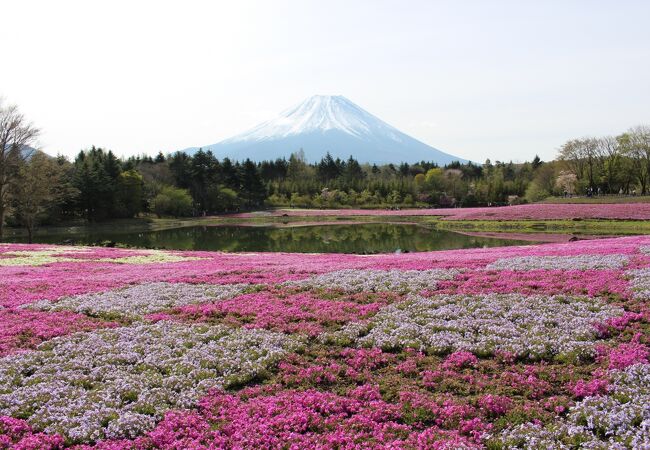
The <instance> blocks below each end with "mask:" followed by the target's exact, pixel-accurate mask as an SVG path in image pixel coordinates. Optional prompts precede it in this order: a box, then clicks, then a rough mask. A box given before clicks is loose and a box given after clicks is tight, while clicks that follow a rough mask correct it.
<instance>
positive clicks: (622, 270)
mask: <svg viewBox="0 0 650 450" xmlns="http://www.w3.org/2000/svg"><path fill="white" fill-rule="evenodd" d="M536 206H537V205H536ZM552 206H553V207H554V208H555V206H556V205H552ZM559 206H560V208H555V211H556V213H558V214H560V212H562V211H564V212H562V214H565V213H566V214H574V213H575V214H577V215H576V217H578V216H580V214H583V215H584V216H589V214H591V213H590V212H589V211H590V209H589V208H586V207H583V206H579V207H578V209H575V205H559ZM586 206H589V207H591V205H586ZM543 208H546V206H542V209H543ZM617 208H618V206H614V207H612V209H611V211H610V212H607V211H605V213H607V214H610V213H611V214H619V215H625V214H641V215H642V214H646V213H647V212H644V211H645V209H644V208H646V206H639V205H638V204H635V205H630V206H629V207H628V206H627V205H625V208H623V209H620V208H619V209H617ZM601 209H602V208H601ZM578 210H580V211H578ZM447 211H449V213H450V214H452V213H453V214H455V215H456V216H454V217H450V218H459V216H457V215H458V214H488V213H489V214H492V213H495V214H500V215H503V217H505V219H504V220H507V217H510V216H511V217H515V216H517V215H522V214H523V215H525V214H529V213H530V214H532V213H534V211H532V210H531V209H530V208H519V207H512V208H487V209H484V210H482V211H479V210H475V211H472V210H469V209H468V210H459V211H456V210H447ZM572 211H573V212H572ZM576 211H578V212H577V213H576ZM623 211H628V212H623ZM396 213H401V212H399V211H398V212H396ZM578 213H579V214H578ZM542 214H543V213H542ZM508 215H510V216H508ZM506 216H507V217H506ZM489 217H496V216H489ZM648 217H650V216H648ZM235 285H236V286H235ZM122 288H127V289H122ZM224 293H227V295H226V294H224ZM648 293H650V237H643V236H633V237H624V238H615V239H612V238H607V239H595V240H585V241H577V242H561V243H550V244H545V245H533V246H521V247H501V248H482V249H468V250H456V251H440V252H424V253H406V254H383V255H338V254H337V255H333V254H289V253H237V254H232V253H215V252H199V251H193V252H181V251H178V252H176V251H175V252H168V251H148V250H124V249H106V248H87V247H79V248H74V247H56V246H48V245H34V246H29V245H23V244H9V245H0V449H9V448H18V449H24V450H27V449H59V448H61V449H63V448H73V449H77V450H82V449H83V450H89V449H93V448H94V449H105V450H118V449H119V450H127V449H129V450H133V449H138V450H145V449H146V450H150V449H151V450H153V449H158V448H163V449H175V450H178V449H222V448H242V449H243V448H268V449H279V448H295V449H302V448H306V449H311V448H313V449H334V448H337V449H357V448H361V449H371V448H372V449H374V448H391V449H466V448H490V449H494V450H505V449H510V448H536V446H537V448H580V446H579V445H578V444H576V442H586V443H588V447H587V448H616V449H618V448H650V415H649V413H648V412H647V407H646V405H647V404H648V403H650V388H648V386H650V371H649V370H648V364H650V308H649V307H648V300H649V299H650V298H649V297H648ZM85 294H93V295H85ZM222 294H223V295H222ZM44 301H45V302H44ZM57 305H58V306H57ZM73 311H74V312H73ZM125 311H126V312H128V311H135V312H136V313H133V314H126V313H124V314H121V313H120V312H125ZM592 418H593V420H592ZM599 427H600V428H599ZM576 433H578V434H576ZM644 446H646V447H644Z"/></svg>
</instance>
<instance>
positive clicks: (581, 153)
mask: <svg viewBox="0 0 650 450" xmlns="http://www.w3.org/2000/svg"><path fill="white" fill-rule="evenodd" d="M9 113H11V114H13V115H14V116H16V117H18V118H19V119H21V120H22V116H20V115H19V114H18V113H17V112H16V111H15V110H5V114H6V115H9V116H10V117H13V116H11V114H9ZM16 123H22V122H20V121H16ZM16 129H18V130H22V131H21V133H22V134H17V133H14V136H18V137H23V138H24V137H25V136H28V137H30V138H31V137H32V135H30V134H29V133H26V131H29V132H30V133H36V132H37V130H34V129H33V128H30V125H26V126H23V128H16ZM0 138H2V136H1V135H0ZM17 142H19V143H21V145H18V144H17ZM25 142H27V139H23V140H22V141H19V140H17V139H16V138H13V140H8V139H4V142H0V236H1V233H2V225H3V224H4V223H7V224H9V225H13V226H25V227H26V228H27V229H28V232H29V234H30V236H31V234H32V232H33V229H34V226H35V225H36V224H56V223H62V222H70V221H75V220H80V219H85V220H87V221H88V222H98V221H103V220H107V219H113V218H132V217H136V216H139V215H141V214H143V213H153V214H157V215H158V216H160V217H165V216H167V217H170V216H171V217H189V216H203V215H211V214H220V213H229V212H237V211H243V210H253V209H260V208H264V207H278V206H282V207H300V208H413V207H442V208H447V207H470V206H493V205H512V204H519V203H526V202H536V201H540V200H543V199H545V198H547V197H549V196H571V195H576V194H577V195H607V194H616V195H621V194H625V195H636V194H647V193H648V191H649V190H650V127H643V126H640V127H636V128H633V129H630V130H628V132H626V133H624V134H622V135H620V136H617V137H604V138H583V139H574V140H571V141H568V142H567V143H565V144H564V145H563V146H562V147H561V148H560V149H559V153H558V157H557V159H556V160H554V161H542V160H541V159H540V158H539V157H537V156H536V157H535V158H534V159H533V160H532V161H530V162H524V163H513V162H502V161H494V162H492V161H490V160H486V161H485V162H484V163H483V164H472V163H467V164H460V163H452V164H449V165H446V166H444V167H439V166H437V165H436V164H435V163H432V162H426V161H422V162H420V163H417V164H407V163H401V164H387V165H372V164H360V163H359V162H358V161H357V160H356V159H354V158H353V157H352V156H351V157H350V158H348V159H347V160H340V159H333V158H332V157H331V156H330V155H329V154H327V155H325V156H324V157H323V158H322V159H321V160H320V161H319V162H318V163H308V162H306V161H305V158H304V154H303V153H302V152H297V153H294V154H292V155H291V156H290V158H289V159H276V160H274V161H260V162H253V161H250V160H246V161H242V162H237V161H231V160H229V159H228V158H224V159H221V160H220V159H218V158H216V157H215V156H214V155H213V154H212V153H211V152H209V151H208V152H205V151H203V150H199V151H197V152H196V153H195V154H193V155H188V154H185V153H182V152H178V153H174V154H170V155H163V154H162V153H159V154H158V155H157V156H156V157H151V156H134V157H130V158H128V159H120V158H117V157H116V156H115V154H113V152H111V151H109V150H105V149H102V148H95V147H92V148H91V149H88V150H84V151H81V152H79V154H78V155H77V156H76V158H75V159H74V161H70V160H68V159H67V158H65V157H61V156H59V157H57V158H53V157H50V156H47V155H45V154H44V153H41V152H38V151H35V152H26V151H25V145H24V143H25ZM3 219H4V220H3Z"/></svg>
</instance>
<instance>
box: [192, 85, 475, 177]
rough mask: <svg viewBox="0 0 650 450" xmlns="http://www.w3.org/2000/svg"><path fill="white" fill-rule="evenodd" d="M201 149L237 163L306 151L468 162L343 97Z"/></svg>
mask: <svg viewBox="0 0 650 450" xmlns="http://www.w3.org/2000/svg"><path fill="white" fill-rule="evenodd" d="M201 148H203V150H206V151H207V150H211V151H212V152H213V153H214V154H215V155H216V156H217V157H218V158H220V159H221V158H224V157H229V158H231V159H233V160H244V159H246V158H250V159H252V160H254V161H261V160H265V159H275V158H280V157H287V158H288V157H289V156H290V154H291V153H293V152H296V151H299V150H300V149H302V150H303V151H304V152H305V156H306V158H307V160H308V161H311V162H314V161H318V160H320V158H322V157H323V156H324V155H325V153H326V152H328V151H329V152H330V154H331V155H332V156H333V157H334V158H337V157H338V158H341V159H347V158H348V157H349V156H350V155H352V156H354V157H355V158H356V159H357V160H359V161H360V162H368V163H391V162H392V163H398V162H418V161H422V160H425V161H435V162H437V163H438V164H447V163H449V162H451V161H461V162H465V161H466V160H464V159H462V158H458V157H455V156H452V155H450V154H447V153H444V152H442V151H440V150H437V149H435V148H433V147H431V146H429V145H427V144H425V143H423V142H420V141H418V140H417V139H414V138H412V137H410V136H408V135H406V134H404V133H402V132H401V131H399V130H397V129H396V128H394V127H392V126H390V125H388V124H387V123H386V122H384V121H382V120H381V119H379V118H377V117H375V116H373V115H372V114H370V113H368V112H367V111H365V110H363V109H362V108H360V107H359V106H357V105H356V104H354V103H352V102H351V101H350V100H348V99H347V98H345V97H343V96H340V95H336V96H329V95H315V96H313V97H310V98H308V99H307V100H305V101H304V102H302V103H301V104H299V105H298V106H295V107H293V108H290V109H288V110H286V111H284V112H282V113H281V114H280V115H279V116H278V117H276V118H274V119H272V120H270V121H268V122H264V123H262V124H260V125H258V126H256V127H255V128H252V129H251V130H249V131H246V132H244V133H242V134H239V135H237V136H234V137H231V138H229V139H226V140H224V141H221V142H219V143H217V144H213V145H207V146H203V147H201ZM196 150H198V148H197V147H194V148H190V149H186V150H185V151H186V152H187V153H193V152H195V151H196Z"/></svg>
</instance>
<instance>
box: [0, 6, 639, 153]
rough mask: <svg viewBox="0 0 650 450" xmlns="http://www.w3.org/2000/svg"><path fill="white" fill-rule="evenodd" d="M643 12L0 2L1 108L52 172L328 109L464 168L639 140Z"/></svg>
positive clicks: (186, 144) (579, 8)
mask: <svg viewBox="0 0 650 450" xmlns="http://www.w3.org/2000/svg"><path fill="white" fill-rule="evenodd" d="M649 22H650V1H642V0H639V1H622V0H618V1H615V0H611V1H598V0H585V1H569V0H565V1H560V0H558V1H543V2H542V1H532V0H531V1H527V0H517V1H511V2H507V1H490V2H487V1H462V2H459V1H453V0H450V1H405V0H403V1H380V0H372V1H370V0H369V1H361V0H358V1H355V0H341V1H339V0H321V1H308V0H296V1H285V0H272V1H271V0H269V1H259V2H247V1H235V0H233V1H230V2H225V1H221V2H217V1H205V2H198V1H188V0H184V1H151V2H148V1H135V0H131V1H115V0H112V1H103V2H99V1H91V0H86V1H65V0H57V1H51V0H49V1H31V0H1V1H0V54H1V55H2V56H1V58H0V61H1V62H0V95H2V96H4V97H5V99H6V100H8V101H9V102H11V103H17V104H18V105H19V106H20V108H21V110H22V111H23V112H24V113H25V114H26V115H27V116H28V117H29V118H30V119H31V120H33V121H34V122H35V124H36V125H38V126H39V127H41V128H42V129H43V135H42V137H41V142H40V144H41V145H42V147H43V149H44V150H46V151H47V152H49V153H51V154H56V153H62V154H66V155H74V154H76V153H77V152H78V151H79V150H80V149H82V148H88V147H90V146H91V145H96V146H102V147H105V148H110V149H112V150H114V151H115V152H116V153H118V154H120V155H129V154H134V153H142V152H146V153H150V154H155V153H156V152H158V151H159V150H162V151H163V152H168V151H174V150H178V149H183V148H186V147H190V146H199V145H207V144H212V143H215V142H218V141H220V140H221V139H224V138H227V137H230V136H232V135H234V134H238V133H240V132H242V131H244V130H246V129H248V128H250V127H252V126H254V125H257V124H258V123H259V122H262V121H264V120H267V119H270V118H272V117H273V116H274V115H275V114H277V113H278V112H280V111H282V110H284V109H286V108H288V107H290V106H293V105H294V104H297V103H299V102H301V101H302V100H303V99H304V98H306V97H309V96H311V95H313V94H341V95H344V96H346V97H348V98H349V99H350V100H352V101H353V102H355V103H357V104H358V105H359V106H361V107H362V108H364V109H366V110H368V111H369V112H370V113H372V114H374V115H376V116H378V117H379V118H381V119H383V120H384V121H386V122H388V123H389V124H391V125H393V126H395V127H397V128H398V129H400V130H402V131H404V132H405V133H407V134H410V135H412V136H413V137H415V138H418V139H420V140H422V141H424V142H426V143H428V144H430V145H432V146H434V147H436V148H439V149H441V150H443V151H446V152H448V153H452V154H455V155H458V156H461V157H464V158H467V159H471V160H474V161H484V160H485V159H486V158H490V159H492V160H493V161H494V160H497V159H498V160H511V159H512V160H515V161H522V160H526V159H531V158H532V157H533V156H534V155H535V154H536V153H537V154H539V155H540V156H541V157H542V158H543V159H551V158H553V157H554V156H555V153H556V149H557V148H558V147H559V146H560V145H561V144H562V143H563V142H564V141H565V140H567V139H569V138H572V137H579V136H583V135H605V134H616V133H620V132H622V131H624V130H625V129H627V128H628V127H630V126H633V125H637V124H639V123H650V26H648V23H649Z"/></svg>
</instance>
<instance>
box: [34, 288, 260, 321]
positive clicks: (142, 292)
mask: <svg viewBox="0 0 650 450" xmlns="http://www.w3.org/2000/svg"><path fill="white" fill-rule="evenodd" d="M251 288H254V287H252V286H251V285H248V284H230V285H213V284H188V283H165V282H158V283H146V284H138V285H134V286H127V287H125V288H120V289H115V290H112V291H107V292H98V293H92V294H83V295H77V296H74V297H66V298H63V299H60V300H58V301H49V300H44V301H40V302H36V303H32V304H30V305H27V306H26V307H27V308H30V309H39V310H43V311H63V310H69V311H74V312H77V313H82V314H87V315H90V316H109V317H110V316H111V315H119V316H126V317H132V318H138V317H140V316H142V315H145V314H151V313H154V312H158V311H163V310H165V309H169V308H174V307H177V306H183V305H189V304H198V303H209V302H213V301H217V300H225V299H229V298H233V297H236V296H238V295H241V294H243V293H244V292H247V291H248V290H250V289H251Z"/></svg>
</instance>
